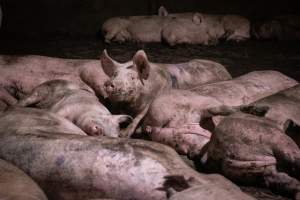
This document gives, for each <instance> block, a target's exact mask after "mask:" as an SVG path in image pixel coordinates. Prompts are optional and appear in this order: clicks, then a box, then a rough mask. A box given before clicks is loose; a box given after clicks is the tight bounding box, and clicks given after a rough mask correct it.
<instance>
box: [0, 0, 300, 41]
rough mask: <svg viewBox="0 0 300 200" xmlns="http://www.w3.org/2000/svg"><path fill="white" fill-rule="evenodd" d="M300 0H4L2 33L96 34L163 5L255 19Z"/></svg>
mask: <svg viewBox="0 0 300 200" xmlns="http://www.w3.org/2000/svg"><path fill="white" fill-rule="evenodd" d="M296 3H297V0H284V1H281V2H276V1H272V0H254V1H247V0H152V1H151V0H127V1H125V0H2V1H0V4H1V6H2V10H3V13H4V16H3V27H2V28H1V30H0V34H1V35H12V36H14V35H15V36H18V37H19V36H34V37H36V36H45V35H47V36H49V35H50V36H51V35H57V34H59V35H70V36H79V35H85V36H94V35H96V33H97V31H98V30H99V28H100V27H101V24H102V22H103V21H104V20H105V19H107V18H109V17H112V16H118V15H146V14H155V13H156V10H157V8H158V7H159V6H160V5H164V6H165V7H167V8H168V9H169V10H170V11H173V12H184V11H202V12H208V13H231V14H241V15H244V16H247V17H250V18H251V19H257V18H263V17H267V16H273V15H279V14H287V13H289V14H291V13H294V14H295V13H297V12H298V10H299V9H300V8H299V5H297V4H296Z"/></svg>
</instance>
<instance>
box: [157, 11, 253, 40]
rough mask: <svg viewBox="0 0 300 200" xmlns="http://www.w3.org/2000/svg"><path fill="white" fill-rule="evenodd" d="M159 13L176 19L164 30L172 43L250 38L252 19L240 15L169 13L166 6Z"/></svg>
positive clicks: (164, 33) (165, 36)
mask: <svg viewBox="0 0 300 200" xmlns="http://www.w3.org/2000/svg"><path fill="white" fill-rule="evenodd" d="M159 15H161V16H170V17H172V18H173V19H174V20H173V22H171V23H170V24H171V25H169V26H167V27H166V28H165V30H163V38H164V39H165V40H166V41H167V42H168V43H169V44H170V45H175V44H177V43H190V44H204V45H214V44H217V43H218V42H219V40H220V39H225V40H227V41H229V40H231V41H236V42H239V41H244V40H247V39H249V38H250V21H249V20H248V19H247V18H245V17H242V16H239V15H211V14H205V13H199V12H194V13H193V12H187V13H171V14H169V13H168V11H167V10H166V9H165V8H164V7H161V8H160V9H159ZM197 28H198V29H197ZM184 29H187V30H188V31H187V30H184Z"/></svg>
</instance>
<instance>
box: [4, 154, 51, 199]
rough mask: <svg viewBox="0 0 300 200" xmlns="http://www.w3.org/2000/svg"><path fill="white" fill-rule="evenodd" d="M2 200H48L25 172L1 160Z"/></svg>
mask: <svg viewBox="0 0 300 200" xmlns="http://www.w3.org/2000/svg"><path fill="white" fill-rule="evenodd" d="M0 199H2V200H47V197H46V196H45V194H44V192H43V191H42V190H41V189H40V187H39V186H38V185H37V184H36V183H35V182H34V181H33V180H32V179H31V178H30V177H28V176H27V175H26V174H25V173H24V172H23V171H21V170H20V169H18V168H17V167H15V166H13V165H12V164H10V163H8V162H6V161H4V160H2V159H0Z"/></svg>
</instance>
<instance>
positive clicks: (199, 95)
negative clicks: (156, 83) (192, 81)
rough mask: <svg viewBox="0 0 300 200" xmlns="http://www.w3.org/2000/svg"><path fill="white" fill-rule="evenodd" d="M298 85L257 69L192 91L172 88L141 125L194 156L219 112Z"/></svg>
mask: <svg viewBox="0 0 300 200" xmlns="http://www.w3.org/2000/svg"><path fill="white" fill-rule="evenodd" d="M278 81H279V82H278ZM296 84H297V81H295V80H293V79H291V78H289V77H287V76H285V75H283V74H281V73H279V72H276V71H255V72H251V73H248V74H245V75H243V76H241V77H238V78H235V79H232V80H228V81H221V82H217V83H212V84H205V85H202V86H199V87H196V88H194V89H192V91H186V90H169V91H167V92H164V93H162V94H161V95H158V96H157V97H156V98H155V99H154V101H153V102H152V104H151V106H150V108H149V110H148V113H147V114H146V116H145V118H144V121H143V123H142V126H143V127H144V130H145V132H146V133H147V134H148V135H149V136H150V138H151V139H152V140H153V141H156V142H161V143H164V144H167V145H170V146H171V147H173V148H175V149H176V150H177V151H178V152H179V153H181V154H188V155H189V156H190V157H194V156H197V155H198V154H201V151H202V147H203V146H204V145H205V144H206V143H207V142H208V141H209V139H210V135H211V133H210V131H212V130H213V129H214V127H215V125H216V124H217V122H218V120H220V116H218V115H221V116H223V115H228V114H231V113H233V112H236V111H239V110H240V109H241V108H243V106H244V105H247V104H249V103H252V102H254V101H255V100H257V99H260V98H263V97H265V96H269V95H271V94H274V93H276V92H278V91H281V90H283V89H286V88H290V87H292V86H294V85H296ZM260 107H263V106H259V108H260ZM199 123H200V126H199Z"/></svg>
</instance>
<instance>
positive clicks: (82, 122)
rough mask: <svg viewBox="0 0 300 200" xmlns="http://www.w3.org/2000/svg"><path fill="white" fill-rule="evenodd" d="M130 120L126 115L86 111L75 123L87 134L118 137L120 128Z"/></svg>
mask: <svg viewBox="0 0 300 200" xmlns="http://www.w3.org/2000/svg"><path fill="white" fill-rule="evenodd" d="M131 121H132V118H131V117H130V116H128V115H103V114H97V113H88V114H86V115H84V116H81V118H80V119H79V120H78V121H77V122H76V124H77V125H78V126H79V127H80V128H81V129H82V130H83V131H84V132H86V133H87V134H88V135H92V136H104V135H105V136H109V137H118V136H119V134H120V129H121V128H122V127H123V126H125V125H126V124H129V123H130V122H131Z"/></svg>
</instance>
